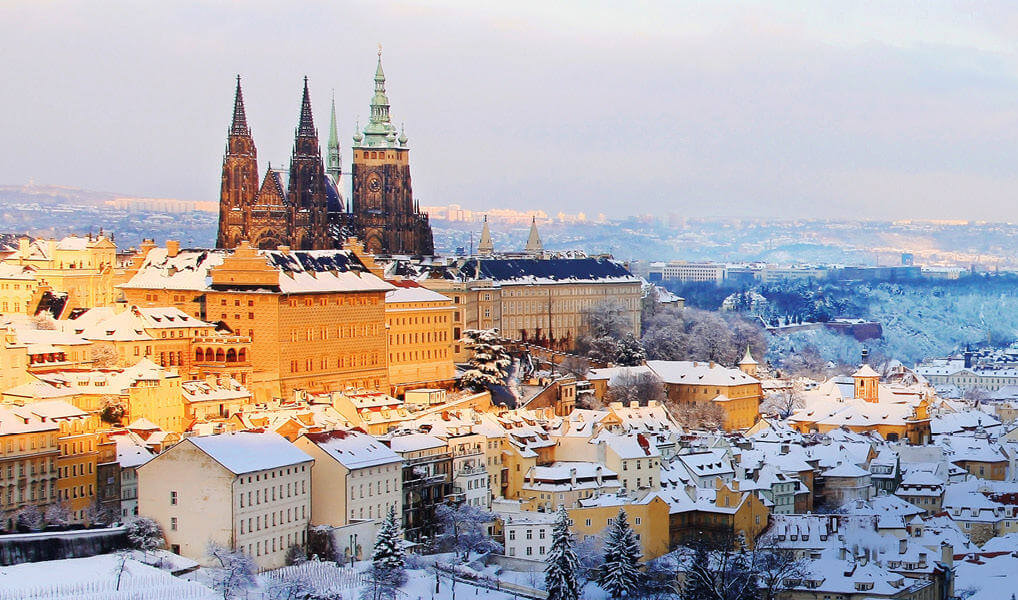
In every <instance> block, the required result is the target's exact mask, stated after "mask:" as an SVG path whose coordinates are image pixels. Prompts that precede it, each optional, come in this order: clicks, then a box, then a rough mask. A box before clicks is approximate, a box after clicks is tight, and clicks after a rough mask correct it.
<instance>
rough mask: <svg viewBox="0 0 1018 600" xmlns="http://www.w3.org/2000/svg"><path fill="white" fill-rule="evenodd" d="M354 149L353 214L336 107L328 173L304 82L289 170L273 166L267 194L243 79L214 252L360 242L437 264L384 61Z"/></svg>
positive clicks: (230, 138)
mask: <svg viewBox="0 0 1018 600" xmlns="http://www.w3.org/2000/svg"><path fill="white" fill-rule="evenodd" d="M353 141H354V149H353V171H352V175H353V177H352V180H353V181H352V189H353V192H352V195H351V198H350V203H349V206H347V205H346V203H345V202H344V199H343V196H342V194H341V193H340V178H341V175H342V162H341V153H340V148H339V136H338V135H337V133H336V107H335V103H333V105H332V114H331V121H330V128H329V141H328V148H327V160H328V163H327V165H326V163H325V162H323V159H322V153H321V150H320V147H319V143H318V130H317V129H316V128H315V124H314V115H313V113H312V111H311V97H310V92H309V90H308V80H307V78H306V77H305V78H304V93H303V98H302V99H301V108H300V118H299V121H298V124H297V129H296V131H295V134H294V144H293V153H292V155H291V157H290V168H289V170H281V169H273V168H272V166H271V165H270V166H269V167H268V168H267V169H266V171H265V175H264V177H262V178H261V183H260V184H259V177H258V172H259V171H258V152H257V149H256V148H255V143H254V138H253V136H252V134H251V128H250V127H249V126H248V124H247V114H246V112H245V109H244V97H243V93H242V91H241V87H240V77H239V76H238V77H237V90H236V94H235V97H234V103H233V120H232V122H231V124H230V129H229V133H228V135H227V142H226V155H225V156H224V158H223V176H222V186H221V189H220V196H219V233H218V236H217V242H216V245H217V246H218V247H220V248H234V247H236V246H237V245H239V244H240V242H241V241H243V240H248V241H250V242H251V244H252V245H253V246H254V247H256V248H262V249H274V248H276V247H278V246H290V247H292V248H293V249H295V250H327V249H335V248H339V247H340V246H341V244H342V242H343V240H345V239H346V237H347V236H350V235H353V236H356V237H358V238H360V239H361V240H363V241H364V243H365V246H366V250H367V251H368V252H371V253H373V254H410V255H430V254H433V253H434V242H433V240H432V235H431V225H430V224H429V222H428V216H427V215H426V214H424V213H422V212H421V211H420V207H419V206H418V205H417V204H416V202H415V201H414V199H413V191H412V188H411V185H410V158H409V153H410V151H409V148H408V147H407V137H406V134H405V133H402V132H400V133H397V131H396V127H395V126H394V125H393V124H392V120H391V118H390V116H389V99H388V97H387V96H386V92H385V74H384V73H383V71H382V55H381V52H379V55H378V67H377V69H376V70H375V92H374V96H373V97H372V99H371V117H370V120H369V122H368V124H367V126H366V127H365V128H364V130H363V132H360V131H358V132H357V133H356V134H355V135H354V138H353Z"/></svg>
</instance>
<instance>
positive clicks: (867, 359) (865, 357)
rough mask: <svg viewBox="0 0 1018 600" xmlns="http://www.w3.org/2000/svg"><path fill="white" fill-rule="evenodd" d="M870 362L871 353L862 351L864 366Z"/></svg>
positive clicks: (865, 350) (864, 349)
mask: <svg viewBox="0 0 1018 600" xmlns="http://www.w3.org/2000/svg"><path fill="white" fill-rule="evenodd" d="M869 362H870V351H869V350H867V349H866V348H863V349H862V364H864V365H865V364H869Z"/></svg>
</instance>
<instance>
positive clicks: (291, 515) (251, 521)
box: [240, 504, 307, 535]
mask: <svg viewBox="0 0 1018 600" xmlns="http://www.w3.org/2000/svg"><path fill="white" fill-rule="evenodd" d="M298 508H299V509H300V510H299V511H298ZM298 512H300V515H299V516H298V514H297V513H298ZM277 515H278V518H277ZM306 518H307V505H305V504H301V505H300V506H299V507H296V506H295V507H291V508H288V509H286V513H285V514H284V513H283V511H282V509H280V510H279V511H278V512H277V511H272V512H271V513H266V514H265V515H258V516H255V517H248V518H247V529H246V530H245V529H244V519H240V534H241V535H244V533H252V532H255V531H261V530H262V529H267V528H269V527H275V526H276V525H287V524H290V523H293V522H294V521H297V520H301V519H306Z"/></svg>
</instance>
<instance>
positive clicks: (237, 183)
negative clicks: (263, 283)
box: [216, 75, 258, 248]
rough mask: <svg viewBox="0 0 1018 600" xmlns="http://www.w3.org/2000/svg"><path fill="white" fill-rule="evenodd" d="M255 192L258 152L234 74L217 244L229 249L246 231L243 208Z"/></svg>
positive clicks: (250, 202) (252, 199)
mask: <svg viewBox="0 0 1018 600" xmlns="http://www.w3.org/2000/svg"><path fill="white" fill-rule="evenodd" d="M257 193H258V152H257V150H256V149H255V144H254V139H253V138H252V137H251V129H250V128H249V127H248V126H247V115H246V114H245V112H244V94H243V92H241V89H240V75H237V90H236V92H235V93H234V98H233V119H232V120H231V122H230V129H229V131H228V134H227V138H226V154H225V155H224V156H223V175H222V183H221V186H220V188H219V232H218V235H217V236H216V245H217V246H218V247H220V248H232V247H234V246H236V245H237V243H238V242H240V240H241V239H243V237H244V235H245V231H246V226H245V209H246V208H247V207H249V206H250V205H251V204H252V203H253V202H254V199H255V196H256V195H257Z"/></svg>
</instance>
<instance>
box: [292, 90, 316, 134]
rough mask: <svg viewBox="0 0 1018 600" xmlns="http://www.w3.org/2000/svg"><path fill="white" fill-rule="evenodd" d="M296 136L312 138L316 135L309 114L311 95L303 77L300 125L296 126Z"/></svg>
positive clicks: (311, 117)
mask: <svg viewBox="0 0 1018 600" xmlns="http://www.w3.org/2000/svg"><path fill="white" fill-rule="evenodd" d="M297 135H298V136H308V137H314V136H317V135H318V132H317V131H315V118H314V116H313V115H312V114H311V94H310V92H308V78H307V75H305V76H304V98H303V100H302V101H301V105H300V124H299V125H297Z"/></svg>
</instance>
